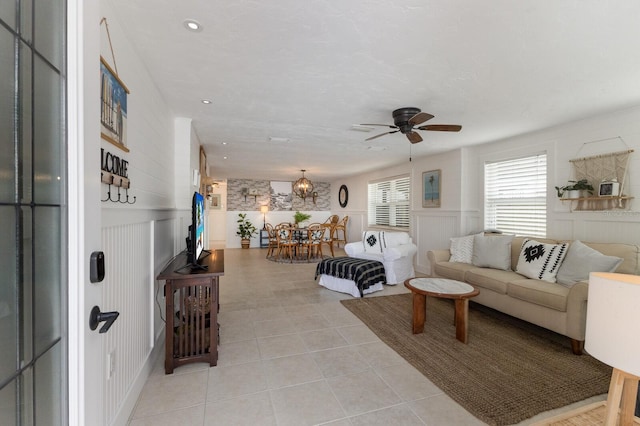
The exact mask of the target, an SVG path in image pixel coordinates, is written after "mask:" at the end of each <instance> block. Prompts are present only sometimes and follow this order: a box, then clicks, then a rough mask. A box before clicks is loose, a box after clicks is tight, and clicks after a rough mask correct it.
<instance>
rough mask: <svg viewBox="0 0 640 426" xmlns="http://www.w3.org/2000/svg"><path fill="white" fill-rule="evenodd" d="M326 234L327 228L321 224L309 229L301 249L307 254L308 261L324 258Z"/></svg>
mask: <svg viewBox="0 0 640 426" xmlns="http://www.w3.org/2000/svg"><path fill="white" fill-rule="evenodd" d="M324 233H325V228H324V227H323V226H322V225H321V224H319V223H318V224H313V225H309V226H308V227H307V235H306V238H304V239H303V240H302V241H301V243H300V247H301V248H302V250H303V253H305V252H306V254H307V260H309V259H311V257H312V256H313V257H314V258H316V257H318V256H319V257H320V258H322V237H323V235H324Z"/></svg>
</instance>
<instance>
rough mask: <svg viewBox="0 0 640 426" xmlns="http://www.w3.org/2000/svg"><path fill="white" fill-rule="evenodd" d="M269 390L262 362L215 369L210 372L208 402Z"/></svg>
mask: <svg viewBox="0 0 640 426" xmlns="http://www.w3.org/2000/svg"><path fill="white" fill-rule="evenodd" d="M265 390H267V377H266V374H265V370H264V366H263V365H262V362H261V361H254V362H250V363H247V364H235V365H229V366H226V367H213V368H211V369H210V370H209V386H208V391H207V401H218V400H221V399H228V398H234V397H237V396H240V395H247V394H252V393H256V392H262V391H265Z"/></svg>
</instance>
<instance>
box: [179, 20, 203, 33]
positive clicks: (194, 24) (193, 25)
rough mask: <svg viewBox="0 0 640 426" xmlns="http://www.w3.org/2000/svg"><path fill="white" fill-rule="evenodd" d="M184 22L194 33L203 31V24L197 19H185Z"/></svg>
mask: <svg viewBox="0 0 640 426" xmlns="http://www.w3.org/2000/svg"><path fill="white" fill-rule="evenodd" d="M182 24H183V25H184V27H185V28H186V29H188V30H189V31H193V32H194V33H199V32H200V31H202V25H201V24H200V22H198V21H196V20H195V19H185V20H184V22H183V23H182Z"/></svg>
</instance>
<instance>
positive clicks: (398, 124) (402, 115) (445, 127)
mask: <svg viewBox="0 0 640 426" xmlns="http://www.w3.org/2000/svg"><path fill="white" fill-rule="evenodd" d="M392 115H393V123H394V124H393V125H391V124H361V126H384V127H388V128H390V129H395V130H392V131H390V132H385V133H381V134H379V135H376V136H372V137H370V138H367V139H365V140H366V141H370V140H372V139H375V138H379V137H380V136H384V135H390V134H391V133H397V132H401V133H402V134H403V135H407V139H409V142H411V143H418V142H422V137H421V136H420V135H419V134H418V133H416V132H414V130H435V131H438V132H459V131H460V129H462V126H459V125H457V124H428V125H425V126H420V127H415V126H417V125H419V124H422V123H424V122H425V121H428V120H431V119H432V118H433V117H434V116H433V115H431V114H428V113H426V112H422V111H420V108H414V107H406V108H399V109H397V110H395V111H393V114H392ZM414 127H415V129H414Z"/></svg>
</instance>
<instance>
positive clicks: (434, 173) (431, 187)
mask: <svg viewBox="0 0 640 426" xmlns="http://www.w3.org/2000/svg"><path fill="white" fill-rule="evenodd" d="M440 190H441V186H440V170H431V171H428V172H423V173H422V207H440Z"/></svg>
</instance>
